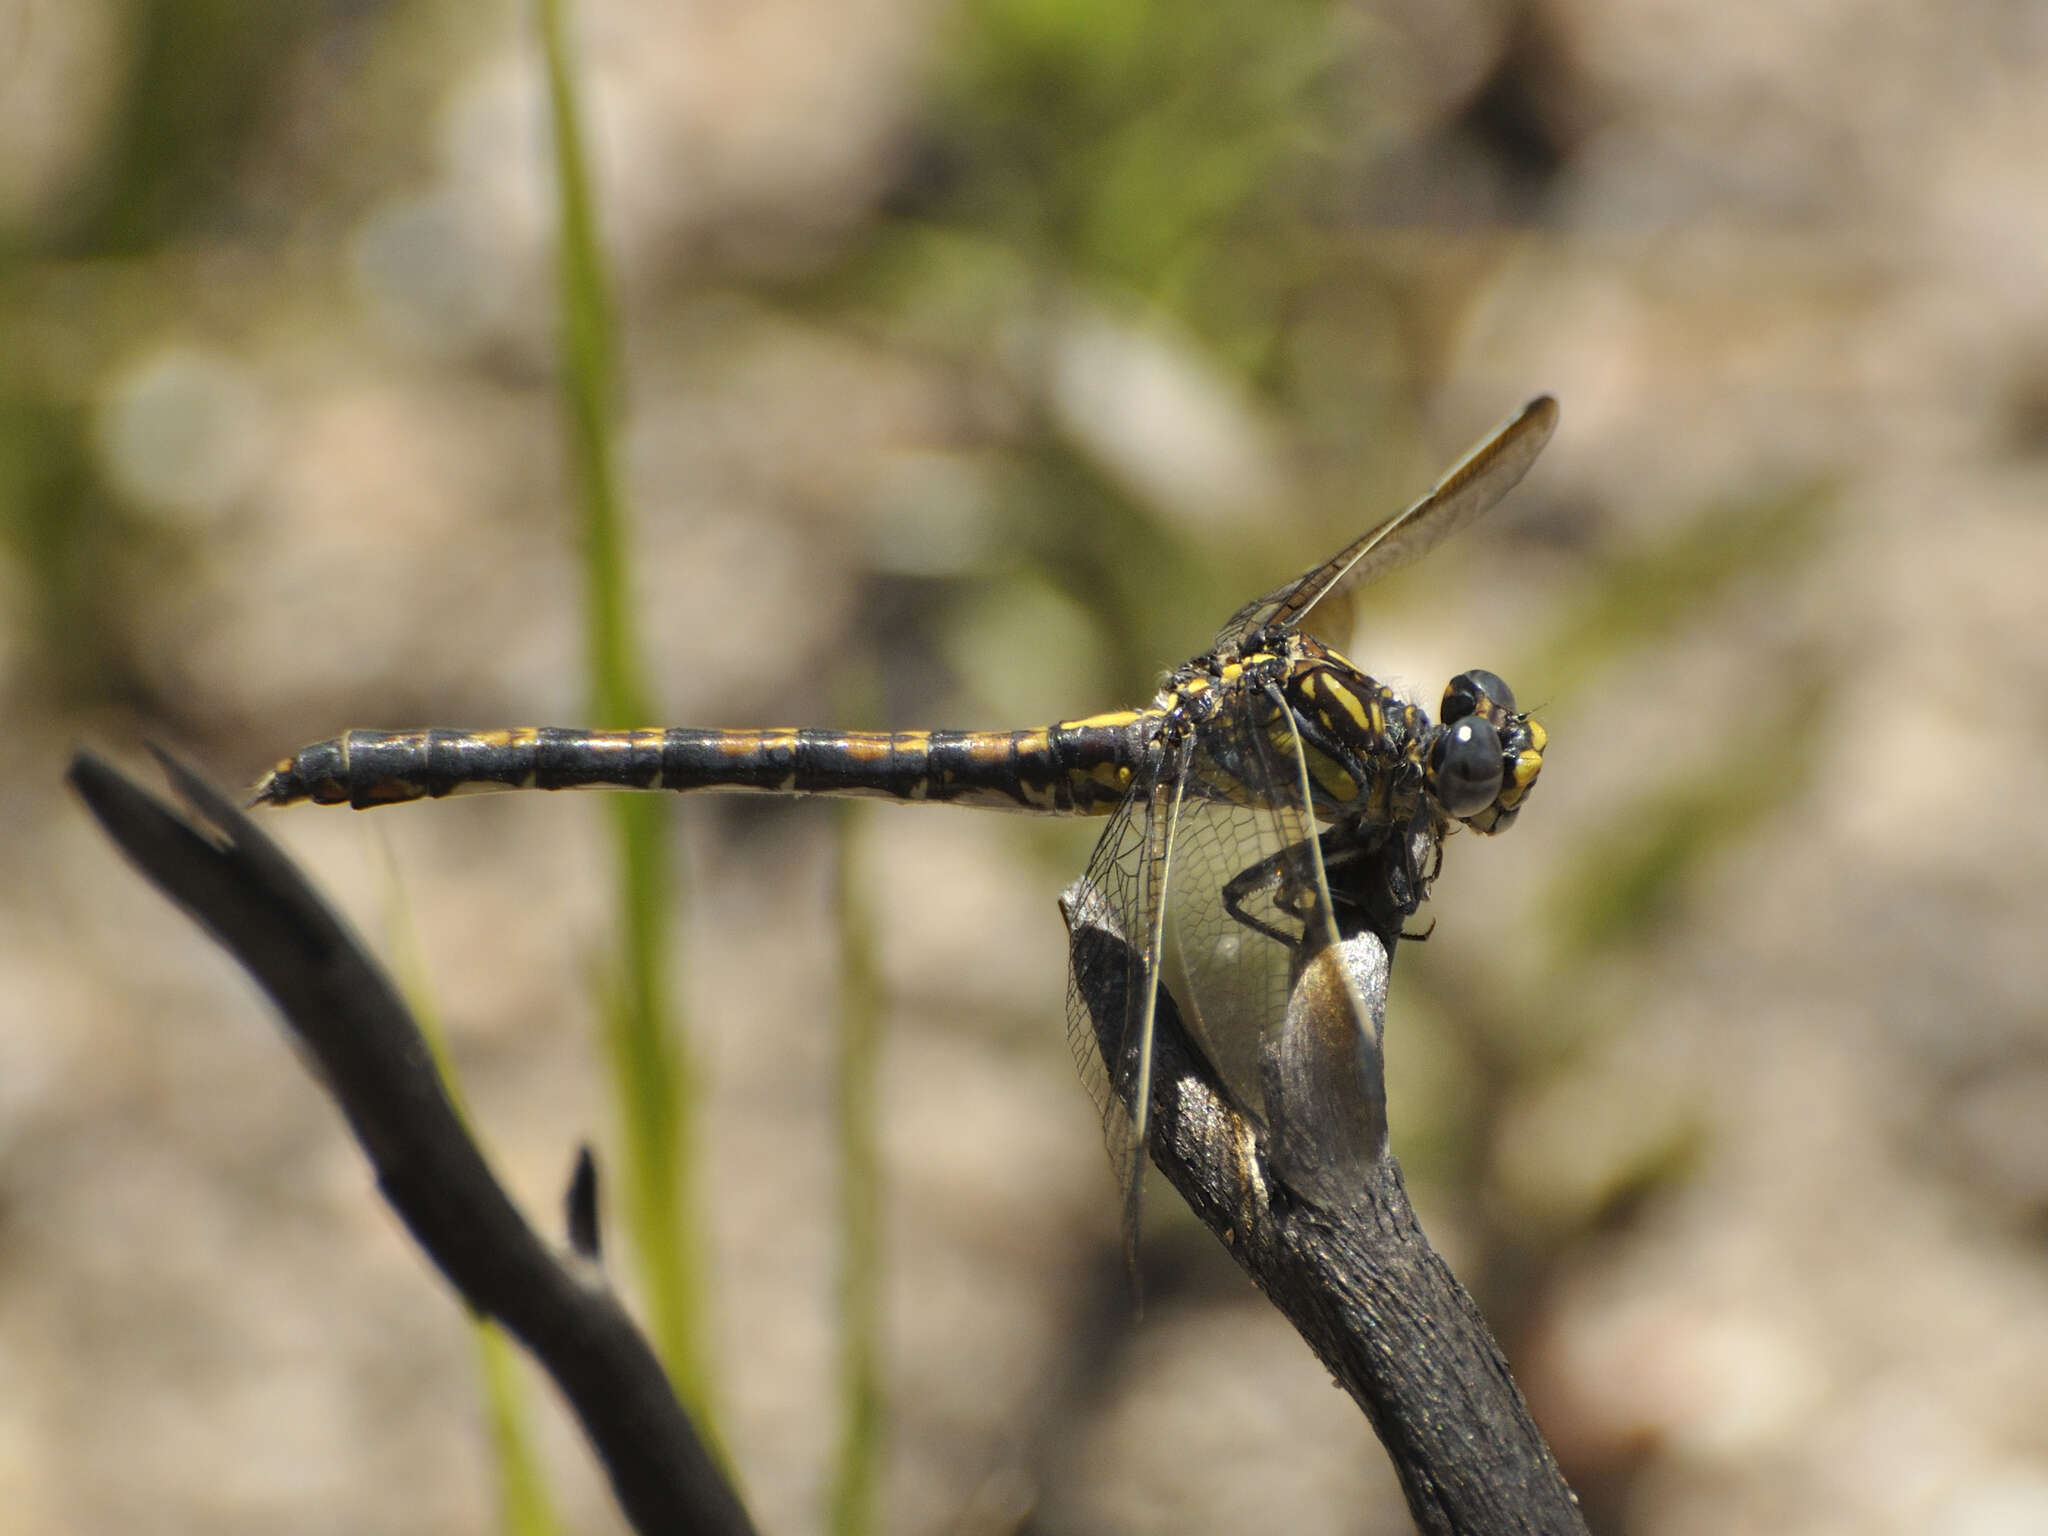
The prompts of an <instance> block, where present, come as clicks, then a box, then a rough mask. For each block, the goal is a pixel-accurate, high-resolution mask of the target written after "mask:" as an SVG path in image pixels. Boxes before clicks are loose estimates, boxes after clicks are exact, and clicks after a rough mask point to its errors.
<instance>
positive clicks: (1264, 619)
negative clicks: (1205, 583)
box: [1216, 395, 1557, 653]
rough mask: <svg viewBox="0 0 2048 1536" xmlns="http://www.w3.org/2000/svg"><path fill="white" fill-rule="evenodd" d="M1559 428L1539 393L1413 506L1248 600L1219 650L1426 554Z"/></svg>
mask: <svg viewBox="0 0 2048 1536" xmlns="http://www.w3.org/2000/svg"><path fill="white" fill-rule="evenodd" d="M1556 430H1557V402H1556V401H1555V400H1553V399H1552V398H1551V397H1550V396H1548V395H1538V396H1537V397H1536V398H1535V399H1534V400H1531V401H1530V402H1529V403H1528V404H1527V405H1525V406H1523V407H1522V409H1521V410H1520V411H1519V412H1517V413H1516V414H1515V415H1514V416H1512V417H1510V418H1509V419H1508V420H1507V421H1505V422H1503V423H1502V424H1501V425H1500V426H1499V427H1498V428H1497V429H1495V431H1494V433H1493V435H1492V436H1491V437H1489V438H1487V439H1486V441H1485V442H1483V443H1481V444H1480V445H1479V446H1478V447H1477V448H1474V449H1473V450H1472V451H1471V452H1470V453H1468V454H1466V455H1465V457H1464V458H1462V459H1460V460H1459V461H1458V462H1457V464H1456V465H1454V466H1453V467H1452V469H1451V471H1450V472H1449V473H1448V474H1446V475H1445V476H1444V477H1443V479H1441V480H1439V481H1438V482H1437V483H1436V486H1435V488H1434V489H1432V490H1431V491H1430V493H1429V494H1428V495H1427V496H1424V497H1423V498H1422V500H1420V501H1418V502H1416V503H1415V505H1414V506H1412V507H1410V508H1408V510H1407V511H1405V512H1397V513H1396V514H1395V515H1394V516H1392V517H1390V518H1388V519H1387V520H1386V521H1385V522H1384V523H1381V524H1380V525H1379V527H1377V528H1375V529H1373V530H1372V531H1371V532H1370V533H1368V534H1366V535H1364V536H1363V537H1362V538H1359V539H1357V540H1356V541H1354V542H1353V543H1351V544H1348V545H1346V546H1345V547H1344V548H1343V549H1340V550H1338V551H1337V553H1336V554H1334V555H1332V556H1331V557H1330V558H1329V559H1328V560H1326V561H1324V562H1323V563H1322V564H1321V565H1319V566H1317V567H1316V568H1315V569H1314V570H1312V571H1309V572H1308V573H1307V574H1305V575H1303V576H1300V577H1297V578H1296V579H1295V580H1293V581H1291V582H1289V583H1287V585H1286V586H1284V587H1280V588H1278V589H1277V590H1275V591H1272V592H1268V593H1267V594H1266V595H1265V596H1264V597H1261V598H1256V599H1254V600H1253V601H1252V602H1249V603H1247V604H1245V605H1244V607H1242V608H1240V609H1239V610H1238V611H1237V612H1236V613H1235V614H1233V615H1232V616H1231V619H1230V622H1229V623H1228V624H1226V625H1224V626H1223V630H1222V632H1221V633H1220V634H1218V635H1217V637H1216V649H1217V650H1218V651H1223V652H1229V653H1235V652H1236V651H1237V650H1238V649H1239V647H1240V646H1241V644H1242V642H1243V641H1244V640H1245V639H1246V637H1248V636H1250V635H1253V634H1256V633H1258V632H1260V631H1262V630H1268V629H1292V628H1294V627H1295V626H1296V625H1297V624H1299V623H1300V622H1301V621H1302V619H1303V618H1304V617H1306V616H1307V614H1308V611H1309V610H1310V609H1311V608H1313V607H1315V605H1316V604H1317V603H1319V602H1321V601H1322V600H1323V599H1324V598H1326V597H1329V596H1331V595H1333V594H1336V593H1341V592H1344V591H1347V590H1350V589H1353V588H1357V587H1362V586H1365V585H1366V584H1368V583H1370V582H1374V581H1377V580H1379V578H1380V577H1382V576H1384V575H1386V574H1387V573H1388V572H1389V571H1394V570H1399V569H1400V568H1401V567H1402V566H1404V565H1409V564H1412V563H1413V562H1414V561H1417V560H1420V559H1421V558H1422V557H1423V556H1424V555H1426V554H1428V553H1429V552H1430V551H1431V550H1432V549H1434V548H1436V546H1437V545H1439V544H1441V543H1442V542H1443V541H1444V540H1445V539H1447V538H1449V537H1450V536H1451V535H1452V534H1453V533H1456V532H1457V531H1458V530H1459V529H1460V528H1463V527H1464V526H1465V525H1466V524H1467V523H1470V522H1472V521H1473V520H1474V519H1475V518H1478V517H1480V516H1482V515H1483V514H1485V513H1486V512H1488V511H1490V510H1492V508H1493V506H1494V504H1495V503H1496V502H1498V501H1499V500H1500V499H1501V498H1502V497H1503V496H1505V495H1507V493H1508V492H1509V491H1511V490H1513V489H1514V488H1515V485H1516V484H1517V482H1519V481H1520V480H1521V478H1522V476H1523V475H1525V474H1527V473H1528V472H1529V466H1530V465H1531V464H1533V463H1535V462H1536V455H1537V454H1539V453H1541V452H1542V451H1543V445H1544V444H1545V443H1547V442H1549V441H1550V434H1551V433H1552V432H1554V431H1556Z"/></svg>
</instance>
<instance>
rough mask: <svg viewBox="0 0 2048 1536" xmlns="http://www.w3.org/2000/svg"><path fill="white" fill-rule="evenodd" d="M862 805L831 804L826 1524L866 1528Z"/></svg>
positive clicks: (876, 1136) (868, 1198)
mask: <svg viewBox="0 0 2048 1536" xmlns="http://www.w3.org/2000/svg"><path fill="white" fill-rule="evenodd" d="M864 810H865V807H863V806H860V805H857V804H846V805H842V806H840V807H839V821H838V826H839V873H838V882H837V889H836V891H835V905H836V907H837V909H838V915H839V953H840V997H841V1002H840V1021H839V1082H838V1094H839V1098H838V1106H837V1107H838V1126H837V1129H838V1136H839V1169H840V1174H839V1177H840V1186H839V1188H840V1243H841V1251H840V1273H839V1381H838V1392H839V1403H840V1439H839V1451H838V1460H837V1464H836V1466H835V1467H834V1469H833V1476H832V1492H831V1508H830V1511H829V1516H828V1519H829V1529H830V1530H831V1531H832V1532H833V1536H867V1533H868V1532H870V1531H873V1530H874V1529H875V1528H876V1527H875V1498H876V1489H877V1486H878V1485H879V1483H880V1479H881V1466H882V1448H883V1434H884V1401H883V1384H882V1295H881V1291H882V1286H881V1277H882V1153H881V1136H880V1131H879V1125H878V1111H877V1087H878V1081H879V1078H880V1073H881V1059H882V1008H881V980H880V975H879V968H878V965H877V963H876V958H875V939H874V929H873V925H872V924H871V923H870V922H869V921H868V916H867V909H866V908H865V907H864V906H863V905H862V902H863V899H864V892H865V891H866V889H867V881H866V878H865V870H864V869H863V860H862V832H863V829H864V826H865V819H864V816H863V814H862V813H863V812H864Z"/></svg>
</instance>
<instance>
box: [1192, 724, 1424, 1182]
mask: <svg viewBox="0 0 2048 1536" xmlns="http://www.w3.org/2000/svg"><path fill="white" fill-rule="evenodd" d="M1243 702H1244V706H1245V707H1244V708H1242V709H1239V710H1237V711H1234V712H1233V713H1234V714H1235V715H1236V716H1237V718H1235V719H1218V720H1216V721H1213V722H1211V724H1210V726H1209V727H1207V728H1206V729H1205V730H1204V733H1203V737H1202V740H1201V743H1200V746H1199V747H1198V749H1197V752H1196V754H1195V759H1194V762H1193V764H1192V765H1191V768H1190V771H1189V774H1188V786H1187V792H1186V796H1185V800H1184V804H1183V806H1182V809H1181V814H1180V825H1179V831H1178V836H1177V838H1176V843H1175V854H1174V857H1175V866H1176V872H1175V876H1174V883H1173V889H1172V891H1171V893H1170V895H1169V900H1168V903H1167V928H1168V932H1169V935H1170V943H1169V961H1170V963H1169V967H1168V979H1169V984H1170V986H1171V988H1172V990H1173V993H1174V997H1175V1000H1176V1001H1177V1002H1178V1003H1179V1005H1180V1012H1181V1016H1182V1018H1183V1020H1184V1021H1185V1022H1186V1024H1187V1027H1188V1030H1189V1032H1190V1033H1191V1034H1193V1035H1194V1036H1195V1038H1196V1041H1197V1043H1198V1044H1200V1046H1201V1047H1202V1050H1203V1053H1204V1055H1206V1056H1207V1057H1208V1059H1209V1062H1210V1065H1211V1066H1213V1067H1214V1068H1215V1069H1216V1072H1217V1075H1218V1076H1219V1077H1220V1078H1221V1079H1222V1081H1223V1085H1224V1088H1225V1089H1226V1091H1227V1092H1228V1093H1229V1094H1230V1096H1231V1098H1232V1099H1233V1100H1234V1101H1235V1102H1236V1104H1237V1105H1238V1107H1239V1108H1240V1109H1242V1110H1244V1111H1245V1112H1247V1113H1248V1114H1250V1115H1252V1116H1253V1117H1254V1118H1256V1119H1258V1120H1259V1121H1260V1122H1261V1124H1262V1125H1263V1126H1264V1127H1265V1129H1266V1130H1267V1132H1268V1146H1269V1147H1270V1148H1272V1149H1273V1150H1274V1152H1275V1154H1276V1156H1277V1157H1279V1158H1280V1159H1281V1161H1280V1163H1279V1166H1280V1170H1281V1172H1282V1175H1283V1176H1284V1177H1287V1178H1288V1180H1289V1182H1290V1183H1291V1184H1294V1185H1295V1186H1296V1188H1297V1190H1298V1191H1299V1192H1300V1193H1303V1194H1307V1195H1309V1196H1310V1197H1311V1198H1316V1199H1319V1200H1323V1201H1325V1202H1326V1203H1328V1202H1330V1201H1332V1200H1334V1199H1336V1198H1337V1197H1338V1195H1339V1194H1341V1192H1342V1190H1344V1189H1346V1188H1354V1187H1356V1184H1357V1177H1356V1164H1357V1162H1358V1160H1359V1159H1360V1158H1361V1157H1370V1156H1377V1155H1378V1153H1379V1150H1380V1148H1381V1147H1382V1146H1383V1145H1384V1128H1385V1110H1384V1105H1383V1103H1382V1101H1381V1097H1380V1094H1381V1089H1380V1084H1381V1081H1382V1079H1381V1076H1380V1074H1379V1072H1378V1070H1377V1068H1378V1061H1377V1052H1378V1044H1379V1033H1380V1032H1379V1016H1380V1015H1379V1009H1380V1008H1382V1007H1383V1006H1384V995H1385V983H1384V977H1385V965H1384V950H1382V951H1381V955H1382V961H1381V964H1380V967H1379V970H1378V972H1377V974H1378V977H1379V978H1380V979H1379V981H1378V983H1377V985H1375V984H1374V983H1373V981H1372V976H1373V974H1374V973H1373V971H1372V969H1371V965H1370V961H1369V957H1365V956H1357V957H1354V956H1353V955H1352V954H1351V953H1350V952H1349V951H1348V950H1344V949H1342V948H1340V944H1339V924H1338V920H1337V911H1336V906H1335V903H1334V902H1333V901H1332V899H1331V895H1330V885H1329V879H1328V876H1327V873H1326V871H1325V869H1324V865H1323V855H1322V849H1321V845H1320V842H1319V829H1318V828H1317V826H1316V825H1315V822H1314V819H1313V817H1312V815H1311V814H1310V811H1309V805H1310V803H1311V802H1310V800H1309V785H1308V774H1307V765H1306V763H1305V762H1304V760H1303V755H1302V750H1301V745H1300V742H1299V739H1298V737H1297V735H1296V733H1295V731H1294V729H1293V716H1292V714H1291V713H1290V712H1289V711H1287V709H1286V708H1285V707H1284V705H1283V704H1282V702H1281V701H1280V699H1279V698H1278V697H1277V696H1274V697H1272V698H1267V699H1253V698H1247V699H1246V700H1244V701H1243ZM1233 786H1235V789H1233ZM1247 791H1255V792H1250V793H1247ZM1367 942H1368V943H1372V944H1377V941H1376V940H1370V939H1368V940H1367Z"/></svg>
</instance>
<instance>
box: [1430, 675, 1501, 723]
mask: <svg viewBox="0 0 2048 1536" xmlns="http://www.w3.org/2000/svg"><path fill="white" fill-rule="evenodd" d="M1514 712H1515V690H1514V689H1512V688H1510V687H1509V686H1508V685H1507V684H1506V683H1505V682H1503V681H1502V680H1501V679H1500V678H1499V677H1498V676H1497V675H1495V674H1494V673H1492V672H1487V671H1484V670H1483V669H1481V668H1477V667H1475V668H1473V669H1472V670H1471V671H1470V672H1460V673H1459V674H1458V675H1457V676H1456V677H1454V678H1452V679H1451V682H1450V686H1449V687H1448V688H1446V689H1444V707H1443V710H1442V712H1441V713H1440V714H1439V715H1438V716H1437V718H1438V719H1439V720H1441V721H1442V722H1443V723H1444V724H1445V725H1449V724H1451V723H1452V722H1453V721H1456V720H1463V719H1464V718H1465V717H1466V716H1467V715H1484V716H1485V717H1486V718H1487V719H1489V720H1492V721H1494V722H1495V723H1496V724H1497V723H1499V722H1500V721H1502V720H1505V719H1507V717H1508V716H1509V715H1512V714H1513V713H1514Z"/></svg>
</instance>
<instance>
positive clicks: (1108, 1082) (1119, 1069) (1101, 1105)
mask: <svg viewBox="0 0 2048 1536" xmlns="http://www.w3.org/2000/svg"><path fill="white" fill-rule="evenodd" d="M1184 760H1185V753H1181V754H1180V756H1179V759H1178V760H1177V761H1176V760H1174V759H1171V758H1169V761H1170V762H1174V763H1175V766H1174V767H1173V768H1171V769H1170V770H1169V769H1165V768H1162V770H1161V771H1158V772H1157V773H1155V774H1154V775H1153V776H1152V777H1150V778H1149V779H1148V780H1145V781H1142V782H1140V783H1139V784H1138V785H1137V786H1136V787H1135V788H1134V789H1133V790H1132V792H1131V793H1130V795H1129V796H1128V797H1126V799H1125V800H1124V802H1123V804H1122V805H1120V806H1119V807H1117V810H1116V812H1115V813H1114V814H1113V815H1112V816H1111V817H1110V821H1109V825H1108V826H1107V827H1105V828H1104V829H1103V833H1102V836H1101V838H1100V839H1099V840H1098V841H1097V842H1096V844H1095V851H1094V853H1093V854H1091V855H1090V856H1089V859H1088V872H1087V874H1086V875H1084V876H1083V877H1082V881H1081V900H1082V902H1083V903H1084V905H1083V908H1082V910H1081V911H1080V912H1078V913H1070V914H1069V917H1068V923H1069V927H1070V929H1072V930H1073V943H1072V947H1071V949H1070V951H1069V956H1068V960H1069V981H1068V987H1067V1044H1068V1046H1069V1048H1070V1049H1071V1050H1072V1051H1073V1053H1074V1065H1075V1066H1076V1067H1078V1068H1079V1069H1080V1073H1081V1080H1082V1082H1083V1083H1085V1084H1086V1085H1087V1087H1088V1091H1089V1092H1090V1093H1091V1094H1092V1095H1093V1096H1094V1099H1095V1103H1096V1107H1097V1108H1098V1109H1099V1110H1100V1111H1101V1112H1102V1134H1103V1140H1104V1142H1105V1143H1106V1144H1107V1146H1108V1148H1109V1159H1110V1164H1111V1167H1112V1168H1113V1169H1114V1170H1115V1173H1116V1180H1117V1188H1118V1190H1119V1192H1120V1193H1121V1195H1122V1197H1123V1210H1124V1217H1123V1225H1124V1248H1125V1253H1126V1255H1127V1257H1128V1258H1129V1259H1130V1261H1131V1263H1132V1264H1133V1266H1134V1267H1135V1264H1136V1255H1137V1236H1138V1216H1139V1193H1140V1191H1141V1190H1142V1189H1143V1187H1144V1175H1145V1127H1146V1117H1147V1113H1148V1111H1149V1108H1150V1103H1151V1091H1152V1082H1151V1077H1152V1024H1153V1018H1154V1013H1155V1009H1156V1006H1157V997H1158V979H1159V960H1160V951H1161V947H1162V944H1161V935H1162V929H1163V924H1164V920H1165V902H1166V899H1167V895H1168V891H1169V889H1170V884H1171V880H1172V870H1173V852H1174V834H1175V822H1176V815H1177V812H1178V809H1179V806H1180V791H1181V785H1180V776H1179V772H1178V762H1184ZM1103 930H1106V931H1107V932H1108V934H1109V935H1110V936H1111V937H1112V938H1113V939H1116V940H1120V941H1121V944H1120V945H1119V946H1117V948H1116V949H1115V950H1114V951H1110V950H1107V949H1105V947H1104V946H1103V945H1101V944H1100V943H1099V941H1097V940H1096V938H1095V937H1094V934H1095V933H1099V932H1101V931H1103ZM1111 952H1114V953H1116V954H1117V955H1118V956H1119V958H1118V959H1117V960H1116V961H1115V962H1111V961H1109V960H1107V959H1105V958H1104V956H1105V955H1106V954H1107V953H1111ZM1111 963H1115V964H1118V965H1120V966H1121V967H1122V971H1123V974H1122V975H1120V976H1106V975H1099V974H1097V973H1096V971H1095V969H1094V968H1095V967H1098V966H1101V965H1105V964H1111ZM1105 1001H1107V1002H1108V1006H1107V1007H1106V1008H1105Z"/></svg>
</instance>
